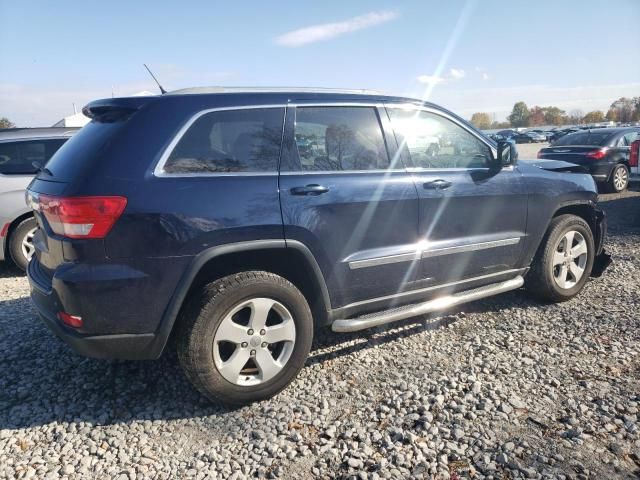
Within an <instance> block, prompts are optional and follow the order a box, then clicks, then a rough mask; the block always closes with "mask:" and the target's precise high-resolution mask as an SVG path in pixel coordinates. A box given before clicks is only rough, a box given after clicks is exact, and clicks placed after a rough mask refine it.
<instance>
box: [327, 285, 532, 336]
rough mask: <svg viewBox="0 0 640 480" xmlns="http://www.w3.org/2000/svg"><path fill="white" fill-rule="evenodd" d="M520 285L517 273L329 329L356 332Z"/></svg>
mask: <svg viewBox="0 0 640 480" xmlns="http://www.w3.org/2000/svg"><path fill="white" fill-rule="evenodd" d="M522 285H524V279H523V278H522V276H520V275H518V276H517V277H514V278H512V279H511V280H506V281H504V282H498V283H494V284H491V285H487V286H484V287H479V288H474V289H472V290H467V291H465V292H459V293H454V294H452V295H447V296H444V297H440V298H436V299H434V300H429V301H427V302H423V303H418V304H414V305H408V306H406V307H401V308H396V309H392V310H388V311H382V312H379V313H374V314H370V315H365V316H362V317H357V318H350V319H340V320H335V321H334V322H333V323H332V324H331V329H332V330H333V331H334V332H357V331H358V330H364V329H366V328H371V327H376V326H378V325H385V324H387V323H392V322H396V321H398V320H404V319H406V318H411V317H416V316H418V315H424V314H426V313H432V312H437V311H441V310H446V309H447V308H451V307H454V306H456V305H460V304H462V303H467V302H472V301H474V300H480V299H481V298H485V297H490V296H493V295H497V294H499V293H503V292H508V291H509V290H515V289H516V288H520V287H521V286H522Z"/></svg>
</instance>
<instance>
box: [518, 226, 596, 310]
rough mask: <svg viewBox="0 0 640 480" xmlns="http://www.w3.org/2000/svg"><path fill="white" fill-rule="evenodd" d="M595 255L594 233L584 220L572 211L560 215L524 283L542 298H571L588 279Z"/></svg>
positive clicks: (539, 249) (549, 231)
mask: <svg viewBox="0 0 640 480" xmlns="http://www.w3.org/2000/svg"><path fill="white" fill-rule="evenodd" d="M594 256H595V245H594V241H593V234H592V233H591V228H590V227H589V225H588V224H587V222H585V221H584V220H583V219H582V218H580V217H577V216H575V215H560V216H558V217H556V218H554V219H553V220H552V221H551V224H550V225H549V229H548V230H547V233H546V234H545V237H544V239H543V240H542V243H541V244H540V247H539V248H538V253H536V256H535V258H534V259H533V262H532V264H531V270H530V271H529V273H527V276H526V278H525V287H526V289H527V290H528V291H529V292H530V293H531V294H533V295H535V296H537V297H538V298H540V299H542V300H546V301H551V302H564V301H566V300H570V299H571V298H573V297H575V296H576V295H577V294H578V293H580V291H581V290H582V288H583V287H584V284H585V283H586V282H587V279H588V278H589V275H590V274H591V269H592V267H593V260H594Z"/></svg>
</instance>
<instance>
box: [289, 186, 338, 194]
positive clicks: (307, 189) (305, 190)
mask: <svg viewBox="0 0 640 480" xmlns="http://www.w3.org/2000/svg"><path fill="white" fill-rule="evenodd" d="M328 191H329V188H328V187H324V186H322V185H317V184H311V185H305V186H304V187H293V188H292V189H291V190H290V192H291V195H305V196H312V195H322V194H323V193H327V192H328Z"/></svg>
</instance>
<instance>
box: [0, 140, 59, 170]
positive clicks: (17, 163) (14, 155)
mask: <svg viewBox="0 0 640 480" xmlns="http://www.w3.org/2000/svg"><path fill="white" fill-rule="evenodd" d="M66 140H67V139H66V138H55V139H49V140H22V141H15V142H3V143H0V173H1V174H3V175H33V174H34V173H36V167H34V166H33V163H34V162H37V163H39V164H40V165H42V166H44V164H45V163H47V161H48V160H49V159H50V158H51V156H52V155H53V154H54V153H55V152H56V151H57V150H58V149H59V148H60V147H61V146H62V144H63V143H64V142H65V141H66Z"/></svg>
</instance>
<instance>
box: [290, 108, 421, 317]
mask: <svg viewBox="0 0 640 480" xmlns="http://www.w3.org/2000/svg"><path fill="white" fill-rule="evenodd" d="M385 124H386V128H383V126H385ZM389 132H390V131H389V127H388V118H387V116H386V112H385V110H384V108H381V107H379V106H376V105H363V104H357V105H327V104H321V105H318V104H315V105H314V104H311V103H308V102H306V103H305V102H297V104H296V105H290V106H289V107H288V109H287V115H286V122H285V135H284V145H283V154H282V159H281V169H280V170H281V172H280V201H281V205H282V217H283V222H284V233H285V238H286V239H287V241H291V240H296V241H299V242H301V243H303V244H304V245H306V246H307V247H308V248H309V249H310V250H311V252H312V253H313V255H314V256H315V258H316V260H317V261H318V264H319V266H320V268H321V270H322V272H323V274H324V277H325V280H326V282H327V286H328V289H329V293H330V296H331V303H332V307H333V308H337V307H343V306H346V305H348V304H349V305H351V307H354V308H355V307H358V306H359V305H360V304H362V303H368V302H369V301H370V300H371V299H374V298H376V299H377V300H379V301H383V302H384V301H385V299H380V298H379V297H390V299H391V297H394V296H395V294H397V293H399V292H401V291H403V290H406V289H411V287H412V283H413V280H414V277H415V272H416V270H417V262H411V261H407V255H409V256H410V257H411V256H412V255H413V253H414V252H412V250H411V249H412V248H413V247H414V245H415V243H416V241H417V239H418V208H419V201H418V195H417V192H416V189H415V186H414V183H413V180H412V178H411V175H410V174H409V173H408V172H407V171H406V169H405V168H404V165H403V164H402V162H401V161H400V159H399V158H398V156H397V155H396V150H397V146H396V144H395V140H394V138H393V135H390V133H389ZM411 258H413V257H411ZM354 304H356V305H354Z"/></svg>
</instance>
